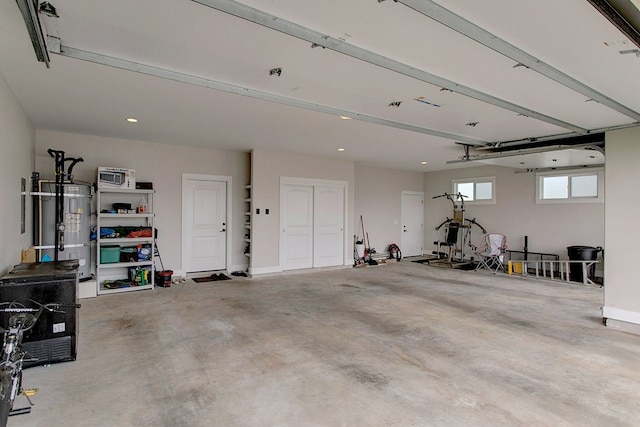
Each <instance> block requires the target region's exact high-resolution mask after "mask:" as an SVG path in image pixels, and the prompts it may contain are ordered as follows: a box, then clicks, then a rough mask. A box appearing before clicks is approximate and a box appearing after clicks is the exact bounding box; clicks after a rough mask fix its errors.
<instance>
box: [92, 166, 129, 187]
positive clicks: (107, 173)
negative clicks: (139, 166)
mask: <svg viewBox="0 0 640 427" xmlns="http://www.w3.org/2000/svg"><path fill="white" fill-rule="evenodd" d="M98 188H119V189H123V190H135V188H136V171H135V169H122V168H109V167H104V166H100V167H99V168H98Z"/></svg>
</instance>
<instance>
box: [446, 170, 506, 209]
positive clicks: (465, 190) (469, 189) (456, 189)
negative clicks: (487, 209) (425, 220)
mask: <svg viewBox="0 0 640 427" xmlns="http://www.w3.org/2000/svg"><path fill="white" fill-rule="evenodd" d="M451 183H452V187H453V194H456V195H457V194H462V195H463V196H466V197H464V198H463V199H464V202H465V203H476V204H494V203H495V202H496V195H495V194H496V177H495V176H490V177H482V178H468V179H454V180H453V181H451ZM458 198H459V196H458Z"/></svg>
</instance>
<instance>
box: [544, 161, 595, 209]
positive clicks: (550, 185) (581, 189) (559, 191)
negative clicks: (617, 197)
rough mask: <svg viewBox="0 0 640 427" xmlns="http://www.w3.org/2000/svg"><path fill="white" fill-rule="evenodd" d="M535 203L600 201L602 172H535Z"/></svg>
mask: <svg viewBox="0 0 640 427" xmlns="http://www.w3.org/2000/svg"><path fill="white" fill-rule="evenodd" d="M536 181H537V185H536V202H537V203H602V202H603V201H604V172H603V170H602V169H596V170H593V169H592V170H589V171H588V172H585V171H570V172H567V171H564V172H546V173H539V174H536Z"/></svg>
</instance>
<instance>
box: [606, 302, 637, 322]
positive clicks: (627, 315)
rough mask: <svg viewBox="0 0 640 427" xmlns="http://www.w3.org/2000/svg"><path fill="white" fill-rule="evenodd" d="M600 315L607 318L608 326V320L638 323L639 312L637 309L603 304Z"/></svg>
mask: <svg viewBox="0 0 640 427" xmlns="http://www.w3.org/2000/svg"><path fill="white" fill-rule="evenodd" d="M602 317H604V318H605V319H607V326H610V324H609V323H610V322H609V321H610V320H614V321H616V320H617V321H620V322H626V323H631V324H635V325H640V313H639V312H637V311H630V310H623V309H620V308H615V307H607V306H604V307H602Z"/></svg>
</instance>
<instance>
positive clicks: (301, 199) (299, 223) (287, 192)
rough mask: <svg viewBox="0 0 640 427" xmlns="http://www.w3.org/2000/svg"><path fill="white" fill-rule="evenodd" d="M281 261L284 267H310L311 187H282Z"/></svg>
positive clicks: (311, 253) (311, 263) (290, 268)
mask: <svg viewBox="0 0 640 427" xmlns="http://www.w3.org/2000/svg"><path fill="white" fill-rule="evenodd" d="M282 198H283V200H282V207H283V209H282V212H281V215H282V227H283V229H282V233H283V238H282V239H281V244H282V248H281V262H282V268H283V269H284V270H294V269H298V268H311V267H313V186H310V185H284V186H283V188H282Z"/></svg>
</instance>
